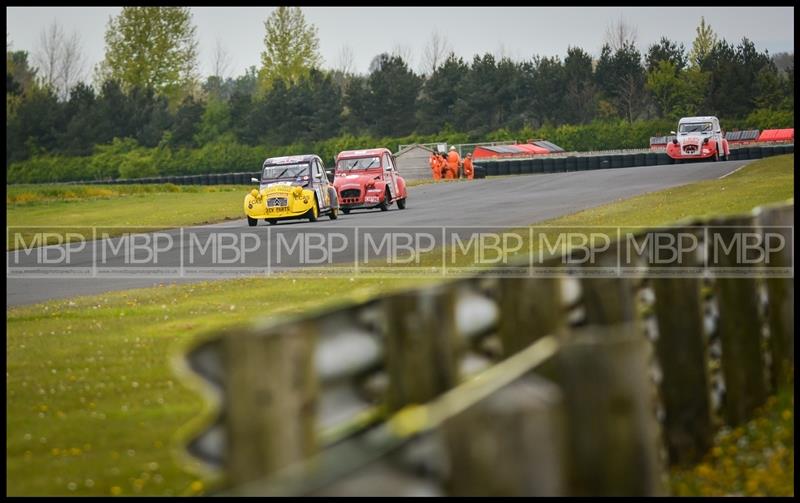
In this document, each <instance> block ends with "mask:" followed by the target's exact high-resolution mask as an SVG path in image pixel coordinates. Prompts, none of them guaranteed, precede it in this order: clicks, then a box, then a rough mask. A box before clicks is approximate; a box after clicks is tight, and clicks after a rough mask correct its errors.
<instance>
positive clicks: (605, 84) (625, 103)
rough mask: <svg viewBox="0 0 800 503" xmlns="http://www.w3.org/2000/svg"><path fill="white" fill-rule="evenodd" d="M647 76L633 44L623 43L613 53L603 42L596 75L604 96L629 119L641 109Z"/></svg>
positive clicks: (642, 108)
mask: <svg viewBox="0 0 800 503" xmlns="http://www.w3.org/2000/svg"><path fill="white" fill-rule="evenodd" d="M646 78H647V77H646V75H645V71H644V66H642V62H641V55H640V54H639V51H638V50H637V49H636V47H634V46H633V45H632V44H625V45H623V46H622V48H621V49H619V50H617V51H616V52H614V53H613V54H612V51H611V48H610V47H609V46H608V45H604V46H603V49H602V51H601V53H600V60H599V61H598V62H597V69H596V71H595V79H596V80H597V85H598V87H599V88H600V89H601V90H602V91H603V94H604V97H606V98H608V100H609V101H610V102H611V104H613V106H614V108H615V109H616V111H617V114H619V115H620V116H621V117H624V118H625V119H627V121H628V123H632V122H633V121H634V119H637V118H638V117H639V115H640V114H641V113H642V111H643V110H644V105H645V98H646V93H645V89H644V87H645V80H646Z"/></svg>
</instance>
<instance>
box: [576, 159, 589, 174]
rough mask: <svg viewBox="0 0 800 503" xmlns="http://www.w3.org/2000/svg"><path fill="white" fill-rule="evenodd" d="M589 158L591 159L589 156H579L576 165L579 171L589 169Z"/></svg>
mask: <svg viewBox="0 0 800 503" xmlns="http://www.w3.org/2000/svg"><path fill="white" fill-rule="evenodd" d="M588 160H589V159H588V158H587V157H578V158H577V162H576V165H577V168H578V171H586V170H587V169H589V162H588Z"/></svg>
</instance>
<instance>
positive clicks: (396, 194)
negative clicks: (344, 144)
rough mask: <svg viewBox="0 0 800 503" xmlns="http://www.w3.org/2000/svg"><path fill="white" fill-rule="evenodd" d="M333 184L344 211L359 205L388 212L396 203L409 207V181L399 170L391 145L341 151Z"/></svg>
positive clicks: (346, 211)
mask: <svg viewBox="0 0 800 503" xmlns="http://www.w3.org/2000/svg"><path fill="white" fill-rule="evenodd" d="M333 186H334V187H335V188H336V193H337V195H338V196H339V208H340V209H341V210H342V211H343V212H344V213H345V214H347V213H350V210H352V209H356V208H380V209H381V210H382V211H386V210H388V209H389V206H390V205H391V204H392V203H395V202H396V203H397V207H398V208H399V209H401V210H402V209H405V207H406V199H407V198H408V191H407V190H406V181H405V180H403V177H402V176H400V175H399V174H398V173H397V166H396V164H395V160H394V156H393V155H392V153H391V152H390V151H389V149H388V148H373V149H367V150H345V151H343V152H339V155H337V156H336V171H335V174H334V180H333Z"/></svg>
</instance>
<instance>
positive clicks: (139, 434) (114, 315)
mask: <svg viewBox="0 0 800 503" xmlns="http://www.w3.org/2000/svg"><path fill="white" fill-rule="evenodd" d="M792 163H793V156H790V157H788V158H787V157H782V158H781V157H774V158H770V159H766V160H763V161H759V162H757V163H754V164H753V165H751V166H749V167H747V168H746V169H744V170H742V171H740V172H738V173H736V174H734V175H731V176H729V177H727V178H725V179H723V180H712V181H709V182H701V183H698V184H693V185H689V186H685V187H679V188H674V189H668V190H665V191H661V192H657V193H653V194H648V195H644V196H640V197H637V198H633V199H630V200H626V201H621V202H617V203H613V204H609V205H605V206H602V207H599V208H595V209H593V210H586V211H582V212H580V213H577V214H575V215H571V216H567V217H563V218H560V219H556V220H554V221H550V222H549V223H550V224H551V225H595V224H598V223H601V224H602V225H658V224H665V223H669V222H671V221H674V220H677V219H680V218H685V217H687V216H690V215H710V214H725V213H737V212H742V211H747V210H749V209H751V208H752V207H753V206H757V205H759V204H766V203H771V202H776V201H781V200H785V199H787V198H788V197H791V196H792V195H793V193H792V188H793V164H792ZM235 194H236V196H237V199H238V197H239V196H240V193H239V192H237V193H235ZM696 198H701V200H700V201H697V200H696ZM650 212H652V214H650ZM432 281H435V279H432ZM418 284H419V280H418V279H413V278H397V279H392V280H380V279H364V278H353V279H348V278H314V279H310V280H308V281H307V282H306V281H300V280H297V279H293V278H291V277H286V276H285V277H277V278H253V279H239V280H230V281H216V282H205V283H194V284H189V285H171V286H163V287H156V288H147V289H141V290H130V291H123V292H114V293H108V294H103V295H97V296H91V297H80V298H75V299H67V300H60V301H50V302H46V303H43V304H37V305H34V306H25V307H17V308H10V309H8V310H7V318H6V329H7V333H8V335H7V339H6V362H7V373H6V394H7V402H6V417H7V426H6V443H7V447H6V462H7V468H6V482H7V489H6V491H7V494H8V495H161V494H163V495H178V494H201V493H203V492H204V491H205V485H204V484H205V481H203V480H200V479H197V478H195V477H194V476H193V475H191V474H189V473H187V472H185V471H184V470H183V469H182V467H181V466H179V465H177V464H176V460H175V458H174V457H173V453H172V451H171V448H170V447H171V442H172V441H173V439H174V435H175V432H176V431H177V430H178V428H180V427H182V426H183V425H185V424H186V423H187V422H188V421H189V419H190V418H192V417H194V416H196V415H197V414H199V413H200V412H201V411H202V410H203V405H202V402H201V399H200V397H199V396H197V395H195V394H194V393H193V392H191V391H189V390H188V389H187V388H185V387H184V386H183V385H182V384H180V383H179V382H178V381H177V379H176V378H175V376H174V375H173V372H172V369H171V367H170V365H169V357H170V355H171V352H172V351H175V350H176V349H177V348H178V347H180V346H182V345H183V344H185V343H186V342H187V341H189V340H191V339H192V338H193V337H195V336H196V335H198V334H199V333H201V332H204V331H208V330H213V329H215V328H219V327H222V326H226V325H230V324H235V323H241V322H245V321H247V320H250V319H252V318H253V317H255V316H260V315H281V314H295V313H301V312H304V311H305V310H307V309H309V308H311V307H316V308H318V307H320V306H321V305H323V304H327V303H330V302H338V301H342V302H345V301H348V300H361V299H364V298H366V297H369V296H372V295H375V294H377V293H380V292H385V291H387V290H390V289H395V288H404V287H409V286H412V285H418ZM778 400H779V402H778V403H781V404H782V403H784V402H780V400H781V398H780V397H779V399H778ZM781 406H782V405H781ZM790 409H791V410H790V414H793V400H792V401H791V407H790ZM784 410H787V409H782V410H781V414H783V411H784ZM766 417H767V421H768V424H767V426H766V427H771V426H772V424H771V419H770V418H771V417H772V416H769V415H768V416H766ZM781 417H783V416H781ZM756 422H757V424H758V419H756ZM783 426H784V427H786V428H791V430H790V431H791V435H792V439H793V425H792V424H791V422H789V423H788V424H783ZM737 441H738V440H737ZM792 445H793V442H792ZM721 448H722V449H723V452H725V451H724V447H721ZM754 452H755V451H754ZM754 456H756V458H755V461H754V462H755V463H756V465H755V466H758V463H759V462H762V461H759V459H761V460H763V459H765V458H758V456H757V452H756V454H754ZM781 459H783V458H781ZM734 462H738V460H735V461H734ZM767 466H768V465H767ZM759 473H760V472H759ZM676 476H677V477H680V476H681V475H680V474H678V475H673V480H678V482H677V484H678V485H677V486H675V487H677V489H675V490H676V493H680V492H681V491H683V487H682V486H680V483H682V482H683V483H685V484H686V487H688V489H687V491H689V492H691V491H692V490H693V489H692V487H696V485H693V484H694V483H693V482H691V481H690V480H689V479H675V478H674V477H676ZM792 476H793V474H792V472H791V470H789V471H785V472H783V474H782V475H781V477H790V478H791V477H792ZM743 483H744V484H745V489H746V484H747V483H748V481H745V482H743ZM787 484H791V486H790V485H787ZM698 487H699V486H698ZM736 487H737V486H733V485H732V486H730V487H729V488H728V489H725V490H727V491H728V492H736V491H738V489H736ZM759 487H760V486H759ZM774 487H776V488H786V487H792V488H793V480H792V481H791V482H787V481H786V480H785V479H781V481H780V482H776V484H774ZM699 490H700V489H698V491H699ZM758 490H760V489H758ZM778 490H781V491H782V490H783V489H776V491H778ZM792 490H793V489H792Z"/></svg>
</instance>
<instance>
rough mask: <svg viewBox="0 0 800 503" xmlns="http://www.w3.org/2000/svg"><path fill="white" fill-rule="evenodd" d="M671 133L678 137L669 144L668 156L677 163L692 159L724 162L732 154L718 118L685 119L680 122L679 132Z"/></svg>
mask: <svg viewBox="0 0 800 503" xmlns="http://www.w3.org/2000/svg"><path fill="white" fill-rule="evenodd" d="M671 133H672V134H674V135H676V136H675V138H674V139H673V140H672V141H671V142H669V143H667V155H668V156H670V157H671V158H672V159H674V160H675V163H681V162H683V161H685V160H691V159H712V160H714V161H720V160H722V161H724V160H725V159H727V158H728V154H729V153H730V149H729V148H728V140H726V139H725V137H724V135H723V134H722V129H720V127H719V119H717V118H716V117H712V116H708V117H684V118H683V119H681V120H680V121H678V132H677V133H676V132H675V131H671Z"/></svg>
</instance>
